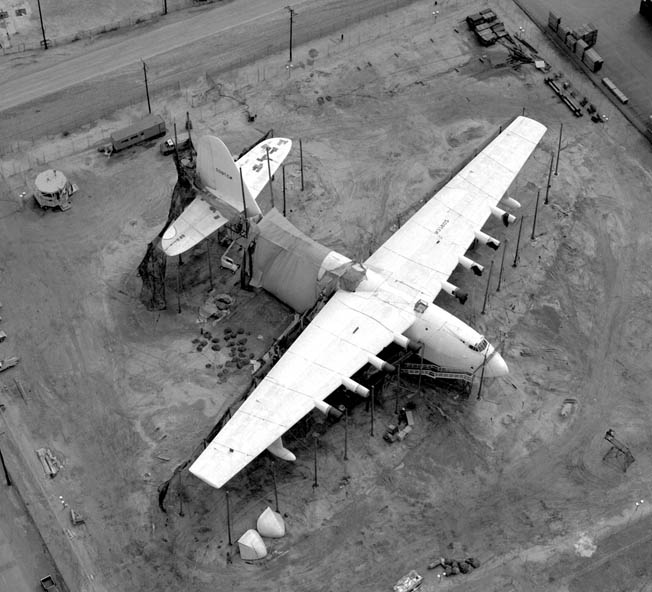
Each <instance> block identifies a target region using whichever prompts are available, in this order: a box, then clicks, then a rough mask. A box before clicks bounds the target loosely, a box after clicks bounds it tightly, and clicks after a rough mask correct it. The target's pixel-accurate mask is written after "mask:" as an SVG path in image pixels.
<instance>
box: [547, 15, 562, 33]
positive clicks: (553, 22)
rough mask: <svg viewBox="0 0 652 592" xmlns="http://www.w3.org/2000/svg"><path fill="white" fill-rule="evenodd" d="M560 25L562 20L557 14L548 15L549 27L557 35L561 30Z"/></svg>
mask: <svg viewBox="0 0 652 592" xmlns="http://www.w3.org/2000/svg"><path fill="white" fill-rule="evenodd" d="M559 23H561V18H560V17H558V16H557V15H556V14H553V13H552V12H550V13H549V14H548V26H549V27H550V28H551V29H552V30H553V31H554V32H555V33H556V32H557V29H558V28H559Z"/></svg>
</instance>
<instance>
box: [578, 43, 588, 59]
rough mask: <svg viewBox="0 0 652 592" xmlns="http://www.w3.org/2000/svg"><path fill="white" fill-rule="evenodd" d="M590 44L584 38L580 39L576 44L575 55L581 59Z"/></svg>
mask: <svg viewBox="0 0 652 592" xmlns="http://www.w3.org/2000/svg"><path fill="white" fill-rule="evenodd" d="M588 47H589V46H588V45H587V43H586V41H584V39H578V40H577V43H576V44H575V55H576V56H577V57H578V58H579V59H580V60H581V59H582V57H584V52H585V51H586V50H587V49H588Z"/></svg>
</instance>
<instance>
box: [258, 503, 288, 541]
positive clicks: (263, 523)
mask: <svg viewBox="0 0 652 592" xmlns="http://www.w3.org/2000/svg"><path fill="white" fill-rule="evenodd" d="M256 528H257V529H258V532H259V533H260V534H261V536H264V537H268V538H270V539H280V538H281V537H282V536H285V520H283V516H281V515H280V514H279V513H278V512H275V511H274V510H272V508H270V507H269V506H267V508H266V510H265V511H264V512H263V513H262V514H261V515H260V516H259V517H258V522H256Z"/></svg>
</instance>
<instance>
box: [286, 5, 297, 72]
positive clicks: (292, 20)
mask: <svg viewBox="0 0 652 592" xmlns="http://www.w3.org/2000/svg"><path fill="white" fill-rule="evenodd" d="M285 8H286V9H287V10H289V11H290V63H292V25H293V23H294V15H295V14H296V12H295V10H294V8H292V7H290V6H286V7H285Z"/></svg>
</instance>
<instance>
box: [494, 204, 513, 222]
mask: <svg viewBox="0 0 652 592" xmlns="http://www.w3.org/2000/svg"><path fill="white" fill-rule="evenodd" d="M490 208H491V213H492V214H493V215H494V216H496V218H500V219H501V220H502V221H503V224H504V225H505V226H509V225H510V224H513V223H514V222H516V217H515V216H512V215H511V214H508V213H507V212H506V211H505V210H501V209H500V208H498V207H496V206H490Z"/></svg>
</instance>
